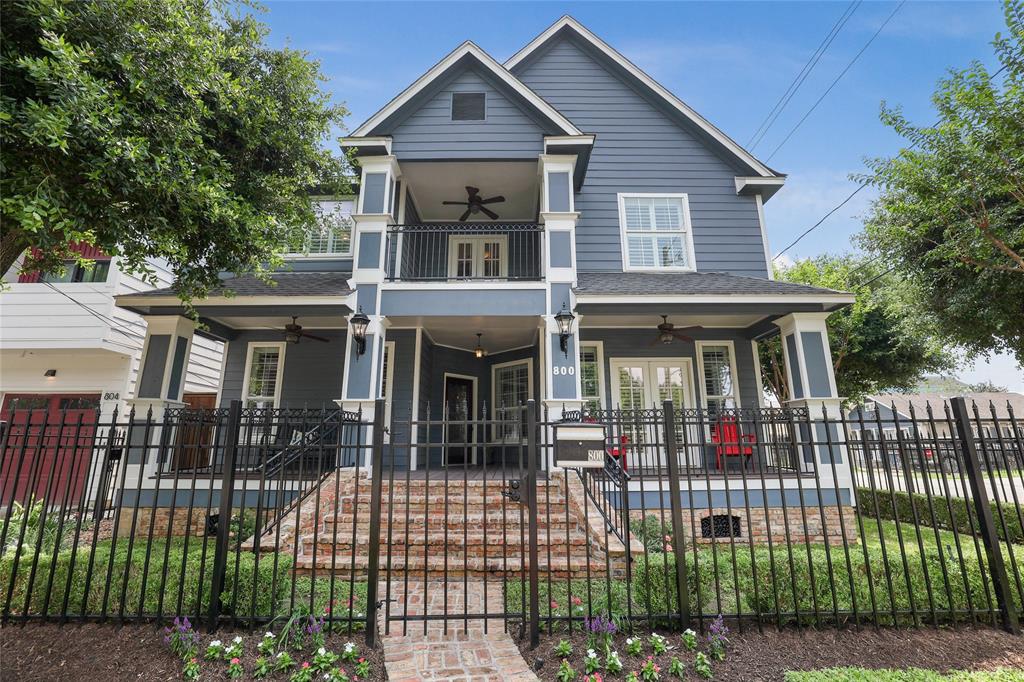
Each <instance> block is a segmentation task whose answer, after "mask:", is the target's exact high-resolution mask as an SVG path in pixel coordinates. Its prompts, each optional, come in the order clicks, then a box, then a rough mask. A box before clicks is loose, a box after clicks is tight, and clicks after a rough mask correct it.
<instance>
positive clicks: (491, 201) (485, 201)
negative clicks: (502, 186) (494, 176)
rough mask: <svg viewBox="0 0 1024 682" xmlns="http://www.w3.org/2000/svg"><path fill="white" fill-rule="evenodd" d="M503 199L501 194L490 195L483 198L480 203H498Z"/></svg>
mask: <svg viewBox="0 0 1024 682" xmlns="http://www.w3.org/2000/svg"><path fill="white" fill-rule="evenodd" d="M503 201H505V197H503V196H501V195H498V196H496V197H491V198H490V199H484V200H483V201H481V202H480V203H481V204H500V203H501V202H503Z"/></svg>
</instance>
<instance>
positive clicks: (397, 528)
mask: <svg viewBox="0 0 1024 682" xmlns="http://www.w3.org/2000/svg"><path fill="white" fill-rule="evenodd" d="M354 526H355V527H354V528H353V523H352V520H351V519H348V520H342V519H338V524H337V525H335V524H334V523H333V522H325V523H323V524H322V525H321V527H320V528H319V529H318V531H317V532H318V533H319V534H320V535H324V536H328V537H330V536H331V535H332V533H333V534H335V535H337V537H339V538H346V537H348V538H351V537H352V531H353V530H355V533H356V535H368V534H369V532H370V521H369V519H366V520H360V521H359V522H357V523H356V524H354ZM537 527H538V529H540V530H541V531H542V532H545V531H548V532H551V533H554V534H555V535H556V537H557V535H558V534H561V535H562V536H563V537H564V536H565V532H566V530H568V531H569V532H570V533H583V532H584V526H583V524H582V523H581V522H580V521H579V520H577V519H569V521H568V522H566V520H565V519H564V518H562V519H552V520H551V522H550V523H549V522H548V521H547V520H546V519H543V518H541V519H538V523H537ZM389 528H390V530H391V535H392V537H395V536H399V535H402V536H404V535H405V533H406V532H407V531H408V533H409V534H410V535H417V534H418V535H420V536H422V535H423V534H424V533H434V532H440V533H443V532H444V531H445V530H446V529H447V531H448V534H449V535H450V536H454V535H456V534H461V533H462V532H463V530H465V529H469V531H470V532H475V531H478V532H480V533H482V532H483V529H484V528H487V534H488V535H501V534H502V533H505V534H506V535H509V536H511V535H519V533H520V532H523V533H526V532H528V531H529V519H525V518H524V519H522V520H521V521H520V519H506V520H505V521H504V522H503V521H502V520H501V519H493V518H489V519H487V522H486V524H485V522H484V520H483V518H468V519H467V518H464V517H458V518H456V517H451V518H445V517H443V516H442V517H434V518H430V519H423V518H419V519H409V522H408V523H406V522H405V520H404V519H392V520H391V521H390V523H389V522H388V520H387V519H383V520H382V523H381V536H382V537H387V534H388V530H389ZM312 535H313V532H312V531H311V530H307V531H306V533H305V537H307V538H309V537H312Z"/></svg>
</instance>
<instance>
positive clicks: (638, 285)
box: [576, 272, 844, 296]
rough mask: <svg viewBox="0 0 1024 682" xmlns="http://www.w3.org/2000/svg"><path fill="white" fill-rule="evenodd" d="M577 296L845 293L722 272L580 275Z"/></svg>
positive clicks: (594, 273)
mask: <svg viewBox="0 0 1024 682" xmlns="http://www.w3.org/2000/svg"><path fill="white" fill-rule="evenodd" d="M576 293H578V294H584V295H586V294H592V295H597V294H603V295H611V296H615V295H644V294H650V295H672V294H677V295H680V296H686V295H714V294H721V295H726V296H728V295H743V294H749V295H768V294H779V295H783V296H786V295H791V296H800V295H804V296H806V295H808V294H819V295H830V294H842V293H844V292H841V291H835V290H833V289H822V288H819V287H812V286H807V285H806V284H793V283H791V282H778V281H775V280H770V279H763V278H760V277H744V276H742V275H730V274H726V273H723V272H671V273H668V272H666V273H659V272H586V273H584V272H581V273H580V274H579V275H578V284H577V286H576Z"/></svg>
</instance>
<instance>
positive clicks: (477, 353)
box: [473, 332, 487, 359]
mask: <svg viewBox="0 0 1024 682" xmlns="http://www.w3.org/2000/svg"><path fill="white" fill-rule="evenodd" d="M481 336H483V334H482V333H481V332H477V333H476V348H475V349H474V350H473V355H475V356H476V357H477V359H480V358H482V357H484V356H485V355H487V351H485V350H484V347H483V346H481V345H480V337H481Z"/></svg>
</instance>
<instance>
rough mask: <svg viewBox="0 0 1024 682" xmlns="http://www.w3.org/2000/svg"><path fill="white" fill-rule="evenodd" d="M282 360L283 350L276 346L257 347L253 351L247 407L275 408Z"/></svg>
mask: <svg viewBox="0 0 1024 682" xmlns="http://www.w3.org/2000/svg"><path fill="white" fill-rule="evenodd" d="M280 358H281V349H280V348H277V347H275V346H262V347H261V346H257V347H254V348H253V349H252V361H251V362H250V364H249V383H248V385H247V387H246V389H247V391H246V401H245V405H246V407H274V402H275V398H276V396H277V380H278V376H277V370H278V365H279V361H280Z"/></svg>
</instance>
